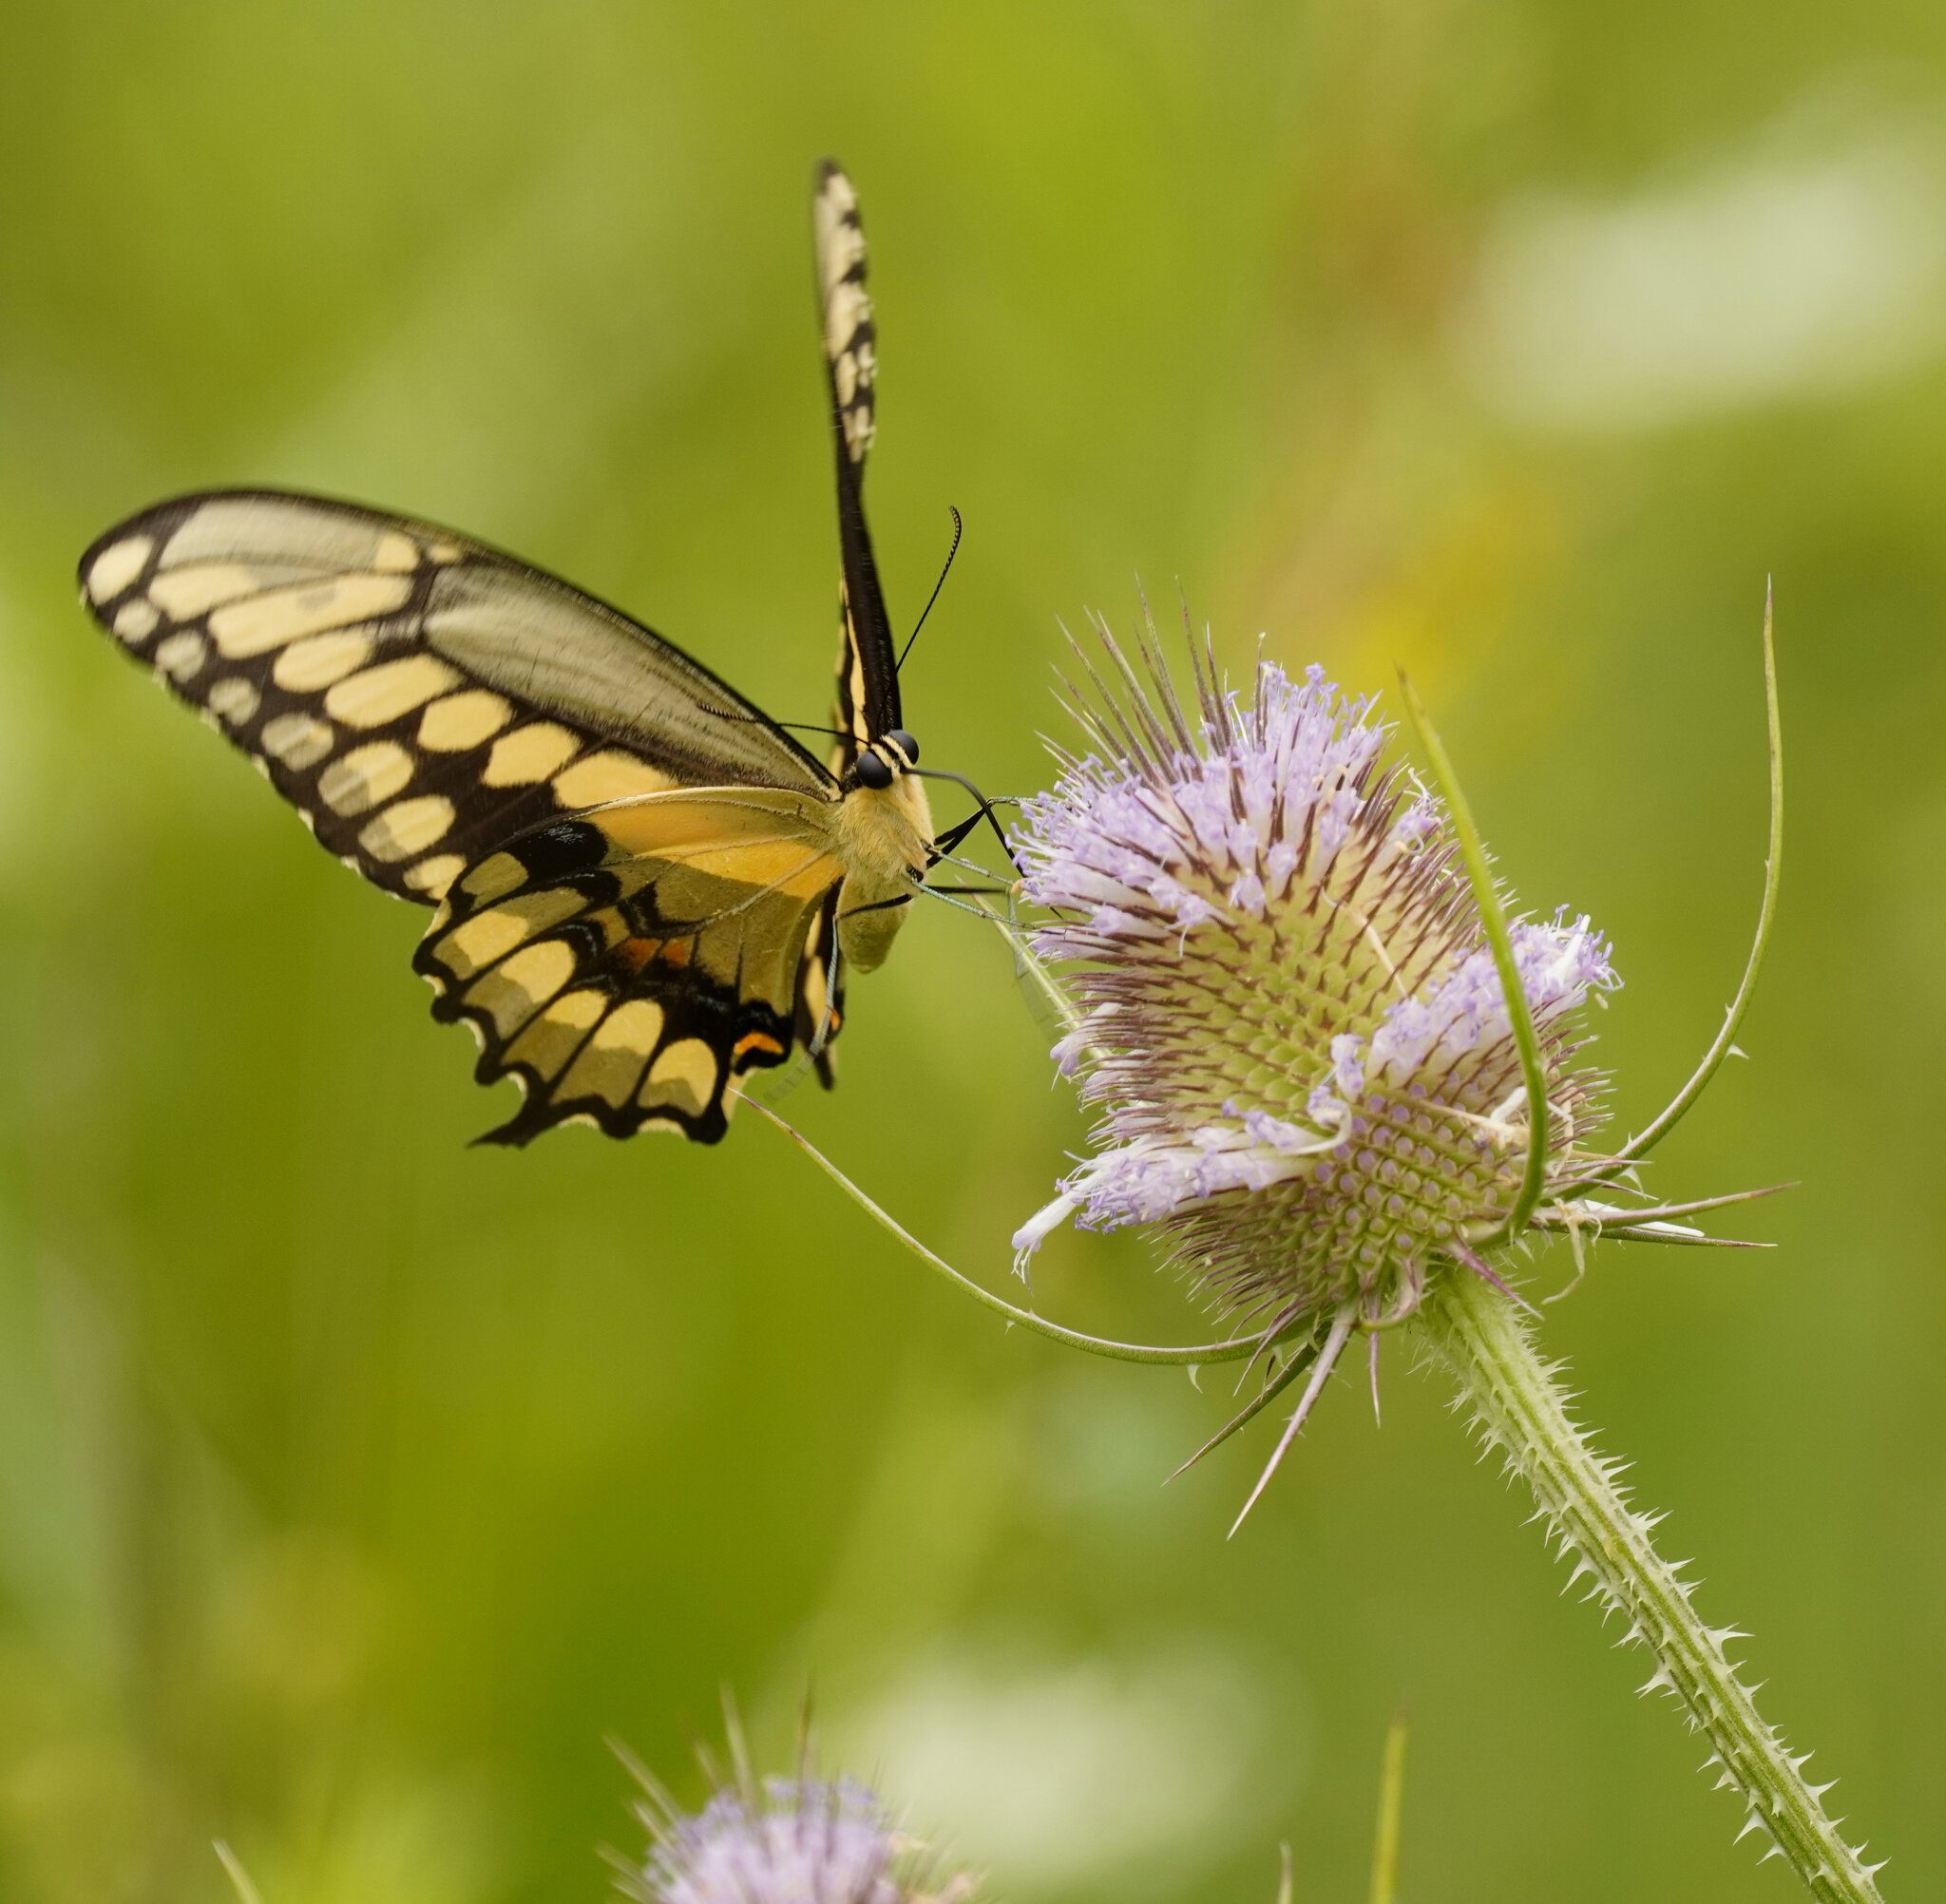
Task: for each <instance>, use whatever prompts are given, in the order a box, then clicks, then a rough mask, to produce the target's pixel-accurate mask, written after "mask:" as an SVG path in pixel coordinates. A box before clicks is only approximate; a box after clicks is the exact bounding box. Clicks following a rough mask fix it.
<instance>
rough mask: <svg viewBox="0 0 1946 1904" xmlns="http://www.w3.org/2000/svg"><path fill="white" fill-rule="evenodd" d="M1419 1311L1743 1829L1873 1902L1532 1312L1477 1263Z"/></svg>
mask: <svg viewBox="0 0 1946 1904" xmlns="http://www.w3.org/2000/svg"><path fill="white" fill-rule="evenodd" d="M1419 1323H1420V1325H1421V1329H1422V1331H1423V1333H1424V1336H1425V1339H1426V1341H1427V1342H1429V1343H1430V1345H1431V1347H1432V1348H1433V1350H1434V1352H1435V1353H1436V1355H1437V1356H1438V1358H1439V1360H1440V1361H1442V1362H1443V1363H1444V1364H1445V1365H1446V1366H1447V1367H1448V1368H1449V1369H1450V1370H1451V1371H1452V1373H1453V1375H1454V1377H1455V1379H1456V1380H1458V1382H1459V1392H1460V1395H1461V1396H1462V1398H1463V1399H1464V1400H1465V1401H1466V1403H1467V1404H1468V1405H1469V1406H1470V1407H1471V1408H1472V1410H1473V1414H1474V1419H1475V1421H1476V1423H1477V1425H1478V1427H1479V1433H1480V1435H1481V1438H1483V1439H1484V1441H1485V1442H1486V1443H1487V1444H1488V1445H1489V1446H1492V1447H1496V1448H1498V1449H1499V1450H1500V1451H1501V1453H1502V1454H1503V1455H1504V1456H1505V1457H1506V1461H1507V1466H1508V1468H1509V1469H1510V1470H1511V1471H1514V1472H1517V1473H1518V1474H1519V1475H1520V1476H1521V1477H1522V1478H1523V1479H1524V1480H1525V1481H1526V1483H1527V1485H1528V1486H1529V1488H1531V1489H1532V1490H1533V1493H1534V1497H1535V1500H1536V1503H1537V1504H1538V1506H1539V1508H1540V1511H1541V1514H1542V1515H1543V1516H1544V1517H1545V1518H1546V1520H1547V1523H1548V1525H1549V1526H1550V1527H1551V1528H1552V1530H1553V1532H1554V1535H1555V1540H1556V1541H1557V1542H1558V1544H1559V1547H1560V1549H1561V1551H1562V1552H1564V1553H1568V1554H1572V1555H1573V1556H1574V1562H1575V1568H1574V1580H1573V1581H1571V1582H1570V1585H1574V1583H1575V1582H1578V1581H1580V1580H1582V1579H1584V1578H1585V1579H1587V1580H1588V1581H1590V1582H1591V1587H1590V1594H1589V1597H1591V1598H1594V1599H1598V1600H1600V1601H1601V1602H1602V1603H1603V1605H1604V1606H1605V1607H1606V1608H1610V1609H1614V1610H1616V1611H1619V1612H1620V1613H1621V1614H1622V1616H1623V1617H1624V1618H1625V1619H1626V1620H1628V1622H1629V1623H1630V1625H1629V1632H1628V1637H1629V1638H1630V1639H1631V1640H1635V1641H1638V1642H1640V1644H1641V1645H1642V1646H1644V1647H1647V1648H1648V1650H1649V1651H1650V1653H1652V1654H1653V1655H1654V1657H1655V1662H1656V1667H1655V1671H1654V1673H1653V1674H1652V1675H1651V1676H1650V1680H1649V1683H1648V1685H1646V1686H1645V1687H1644V1688H1643V1690H1644V1691H1662V1692H1667V1693H1669V1695H1670V1696H1671V1697H1672V1698H1673V1699H1674V1700H1676V1702H1677V1703H1678V1704H1680V1705H1681V1706H1682V1708H1683V1710H1684V1713H1685V1715H1686V1717H1687V1718H1688V1722H1689V1724H1690V1725H1691V1727H1692V1728H1693V1729H1694V1730H1696V1731H1698V1732H1700V1733H1702V1734H1703V1736H1704V1737H1705V1738H1707V1739H1708V1741H1709V1743H1710V1746H1711V1748H1712V1749H1711V1757H1710V1758H1709V1760H1708V1761H1707V1763H1706V1766H1705V1769H1706V1770H1714V1771H1716V1772H1717V1774H1718V1778H1717V1784H1718V1785H1719V1786H1720V1787H1727V1788H1729V1789H1730V1790H1733V1791H1735V1792H1737V1793H1738V1794H1739V1795H1740V1796H1741V1797H1742V1799H1743V1801H1744V1803H1745V1806H1746V1812H1747V1816H1746V1822H1745V1825H1744V1831H1743V1833H1741V1834H1739V1836H1740V1837H1741V1836H1745V1835H1748V1834H1752V1833H1755V1834H1759V1835H1761V1836H1762V1837H1765V1839H1767V1840H1768V1849H1766V1851H1765V1856H1773V1855H1774V1856H1781V1857H1783V1858H1784V1860H1785V1861H1786V1862H1787V1863H1788V1864H1789V1865H1790V1867H1791V1868H1792V1869H1793V1870H1794V1871H1795V1872H1796V1873H1797V1875H1798V1876H1799V1877H1800V1878H1801V1879H1802V1880H1803V1886H1804V1888H1805V1890H1806V1891H1807V1892H1809V1893H1810V1894H1811V1895H1812V1896H1813V1897H1816V1898H1819V1899H1821V1900H1824V1904H1880V1900H1879V1887H1878V1885H1877V1883H1876V1882H1875V1881H1874V1879H1875V1875H1876V1873H1877V1872H1878V1871H1879V1869H1880V1867H1879V1866H1877V1865H1868V1864H1866V1863H1864V1862H1863V1858H1862V1850H1863V1848H1862V1847H1861V1846H1860V1847H1856V1848H1854V1847H1852V1846H1849V1845H1847V1844H1846V1843H1845V1842H1844V1840H1843V1839H1842V1838H1841V1837H1840V1836H1839V1834H1838V1823H1837V1821H1836V1820H1834V1819H1833V1818H1831V1817H1830V1816H1829V1814H1828V1813H1826V1811H1825V1810H1824V1807H1823V1804H1822V1797H1823V1794H1824V1793H1825V1792H1827V1791H1829V1790H1830V1786H1829V1785H1828V1784H1826V1785H1811V1784H1809V1783H1807V1782H1806V1781H1805V1780H1804V1778H1803V1764H1804V1761H1806V1760H1807V1759H1808V1758H1809V1757H1810V1754H1809V1753H1801V1754H1795V1755H1794V1754H1792V1753H1790V1752H1787V1751H1786V1750H1785V1749H1784V1742H1783V1740H1782V1739H1781V1738H1780V1737H1779V1736H1778V1734H1777V1732H1776V1730H1775V1729H1774V1728H1773V1727H1772V1726H1770V1725H1768V1724H1766V1723H1765V1721H1764V1720H1763V1719H1762V1718H1761V1717H1760V1716H1759V1714H1758V1711H1757V1707H1756V1703H1755V1701H1754V1700H1753V1699H1752V1697H1751V1694H1750V1691H1749V1689H1748V1688H1747V1687H1746V1686H1745V1685H1744V1684H1743V1683H1742V1681H1741V1680H1739V1679H1738V1677H1737V1671H1738V1668H1737V1667H1736V1666H1734V1665H1732V1664H1731V1662H1730V1660H1729V1659H1728V1657H1727V1655H1726V1653H1725V1651H1724V1646H1725V1643H1726V1642H1727V1640H1730V1639H1734V1638H1738V1637H1741V1635H1739V1634H1737V1633H1736V1632H1735V1631H1734V1630H1733V1629H1731V1628H1727V1627H1726V1628H1715V1629H1712V1628H1708V1627H1706V1626H1704V1625H1703V1623H1702V1622H1701V1621H1700V1620H1699V1619H1698V1618H1697V1616H1696V1613H1695V1610H1694V1609H1693V1608H1692V1607H1691V1606H1690V1604H1689V1596H1690V1595H1691V1593H1692V1592H1693V1591H1694V1590H1695V1582H1694V1581H1690V1580H1685V1579H1683V1578H1681V1576H1680V1575H1679V1573H1678V1571H1677V1570H1676V1569H1675V1568H1673V1567H1671V1566H1670V1565H1669V1563H1668V1562H1667V1561H1665V1560H1664V1559H1663V1558H1662V1557H1661V1556H1660V1555H1659V1554H1658V1553H1657V1552H1656V1551H1655V1547H1654V1544H1653V1542H1652V1541H1651V1539H1650V1532H1651V1530H1652V1529H1653V1528H1654V1526H1655V1522H1656V1519H1657V1516H1655V1515H1652V1514H1638V1513H1636V1512H1634V1511H1632V1510H1631V1508H1630V1506H1629V1504H1628V1502H1627V1500H1626V1499H1625V1497H1624V1496H1623V1494H1622V1492H1621V1490H1620V1489H1619V1488H1618V1487H1617V1486H1616V1476H1617V1474H1618V1473H1619V1465H1618V1464H1617V1463H1616V1462H1614V1461H1612V1460H1609V1459H1607V1458H1605V1457H1602V1456H1600V1455H1598V1454H1596V1453H1595V1452H1594V1449H1593V1447H1592V1446H1591V1445H1590V1443H1589V1440H1588V1438H1587V1437H1586V1436H1585V1435H1584V1434H1583V1433H1582V1432H1581V1430H1580V1429H1579V1428H1577V1427H1576V1426H1575V1425H1574V1422H1573V1421H1572V1420H1571V1419H1570V1418H1569V1416H1568V1412H1567V1407H1566V1398H1565V1397H1564V1395H1563V1393H1562V1391H1561V1389H1560V1387H1559V1385H1558V1383H1557V1382H1556V1380H1555V1374H1556V1372H1557V1371H1556V1369H1555V1368H1554V1367H1550V1366H1549V1365H1548V1364H1547V1363H1546V1362H1544V1361H1541V1359H1540V1357H1539V1356H1538V1355H1537V1354H1536V1351H1535V1347H1534V1343H1533V1341H1532V1337H1531V1334H1530V1330H1529V1325H1528V1323H1526V1321H1525V1320H1524V1319H1523V1318H1522V1317H1521V1316H1520V1314H1519V1313H1518V1312H1517V1309H1516V1308H1515V1305H1514V1304H1512V1303H1510V1302H1508V1301H1507V1300H1506V1298H1505V1297H1503V1296H1501V1295H1499V1294H1498V1293H1497V1292H1496V1291H1495V1290H1493V1289H1492V1288H1490V1287H1488V1285H1486V1284H1484V1283H1483V1282H1481V1281H1480V1280H1479V1278H1478V1277H1477V1276H1470V1275H1466V1274H1464V1273H1459V1272H1450V1273H1448V1274H1446V1275H1444V1276H1441V1277H1440V1278H1438V1279H1436V1281H1435V1282H1434V1284H1433V1286H1432V1287H1431V1289H1430V1290H1428V1292H1427V1296H1426V1301H1425V1304H1424V1306H1423V1307H1422V1308H1421V1311H1420V1315H1419Z"/></svg>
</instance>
